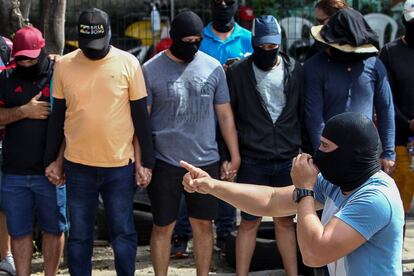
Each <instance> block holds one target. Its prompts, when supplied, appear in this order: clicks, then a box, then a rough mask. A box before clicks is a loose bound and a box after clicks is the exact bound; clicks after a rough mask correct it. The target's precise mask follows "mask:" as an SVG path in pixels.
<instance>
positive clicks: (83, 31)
mask: <svg viewBox="0 0 414 276" xmlns="http://www.w3.org/2000/svg"><path fill="white" fill-rule="evenodd" d="M78 33H79V48H81V49H93V50H102V49H104V48H105V47H106V46H107V45H109V40H110V39H111V25H110V22H109V16H108V14H107V13H106V12H104V11H103V10H100V9H97V8H92V9H87V10H85V11H83V12H82V13H81V14H80V16H79V21H78Z"/></svg>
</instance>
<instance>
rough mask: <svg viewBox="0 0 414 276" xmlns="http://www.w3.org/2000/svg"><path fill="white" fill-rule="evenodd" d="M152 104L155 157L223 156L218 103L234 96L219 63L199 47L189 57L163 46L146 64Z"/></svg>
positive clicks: (202, 161) (204, 159) (207, 159)
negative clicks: (184, 59) (178, 57)
mask: <svg viewBox="0 0 414 276" xmlns="http://www.w3.org/2000/svg"><path fill="white" fill-rule="evenodd" d="M143 72H144V77H145V83H146V86H147V91H148V105H150V106H151V126H152V134H153V139H154V145H155V157H156V158H157V159H160V160H162V161H164V162H167V163H169V164H171V165H174V166H179V162H180V160H185V161H187V162H190V163H192V164H194V165H195V166H206V165H210V164H212V163H215V162H217V161H219V154H218V149H217V142H216V119H215V112H214V105H218V104H224V103H228V102H229V101H230V97H229V91H228V87H227V82H226V77H225V74H224V70H223V68H222V67H221V65H220V63H219V62H218V61H217V60H215V59H214V58H212V57H210V56H208V55H207V54H205V53H203V52H201V51H198V53H197V54H196V56H195V58H194V60H193V61H191V62H190V63H178V62H175V61H173V60H171V59H170V58H169V57H168V56H167V55H166V54H165V53H164V52H162V53H160V54H158V55H156V56H155V57H154V58H152V59H151V60H149V61H148V62H146V63H145V64H144V66H143Z"/></svg>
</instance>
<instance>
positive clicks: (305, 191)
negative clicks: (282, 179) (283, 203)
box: [293, 188, 315, 203]
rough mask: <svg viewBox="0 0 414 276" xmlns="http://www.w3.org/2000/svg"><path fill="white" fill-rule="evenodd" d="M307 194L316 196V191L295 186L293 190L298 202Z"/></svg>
mask: <svg viewBox="0 0 414 276" xmlns="http://www.w3.org/2000/svg"><path fill="white" fill-rule="evenodd" d="M306 196H311V197H315V193H314V192H313V191H312V190H308V189H300V188H295V190H293V201H294V202H296V203H299V201H300V200H301V199H302V198H304V197H306Z"/></svg>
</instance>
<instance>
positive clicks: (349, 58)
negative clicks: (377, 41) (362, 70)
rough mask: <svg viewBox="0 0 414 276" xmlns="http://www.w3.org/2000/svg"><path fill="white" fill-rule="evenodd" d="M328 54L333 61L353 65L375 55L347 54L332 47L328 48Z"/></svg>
mask: <svg viewBox="0 0 414 276" xmlns="http://www.w3.org/2000/svg"><path fill="white" fill-rule="evenodd" d="M330 53H331V56H332V58H333V59H335V60H337V61H339V62H342V63H355V62H358V61H361V60H364V59H367V58H369V57H372V56H374V55H375V53H364V54H357V53H347V52H343V51H341V50H338V49H336V48H333V47H331V48H330Z"/></svg>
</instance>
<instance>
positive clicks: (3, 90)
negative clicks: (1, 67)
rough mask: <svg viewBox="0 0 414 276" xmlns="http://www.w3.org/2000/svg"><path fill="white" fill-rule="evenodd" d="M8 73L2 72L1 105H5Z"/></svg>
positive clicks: (0, 75)
mask: <svg viewBox="0 0 414 276" xmlns="http://www.w3.org/2000/svg"><path fill="white" fill-rule="evenodd" d="M5 82H6V74H5V73H4V72H3V73H0V107H5V105H6V100H5V93H6V91H5V87H6V83H5Z"/></svg>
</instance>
